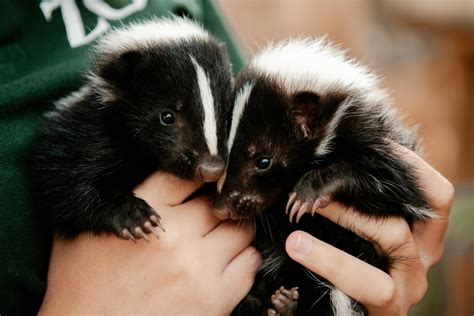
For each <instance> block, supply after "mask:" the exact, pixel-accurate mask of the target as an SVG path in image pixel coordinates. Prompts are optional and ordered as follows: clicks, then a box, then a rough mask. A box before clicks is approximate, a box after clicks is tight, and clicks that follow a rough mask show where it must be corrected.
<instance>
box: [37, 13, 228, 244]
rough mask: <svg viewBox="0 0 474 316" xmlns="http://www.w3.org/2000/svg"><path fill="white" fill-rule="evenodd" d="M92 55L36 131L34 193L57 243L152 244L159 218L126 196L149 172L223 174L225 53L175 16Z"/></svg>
mask: <svg viewBox="0 0 474 316" xmlns="http://www.w3.org/2000/svg"><path fill="white" fill-rule="evenodd" d="M96 50H97V52H96V54H95V60H94V61H93V67H92V69H91V70H90V72H89V73H88V75H87V78H86V80H87V81H86V83H85V85H84V86H83V87H82V88H81V89H80V90H79V91H77V92H74V93H72V94H71V95H70V96H68V97H66V98H64V99H62V100H59V101H58V102H57V103H56V109H55V110H53V111H52V112H50V113H48V114H47V118H46V120H45V121H44V123H43V124H42V126H41V128H40V130H39V133H38V137H37V141H36V145H35V146H34V149H33V168H32V182H33V191H34V192H33V194H34V195H36V196H37V204H38V205H39V207H40V208H41V209H42V210H44V211H45V212H47V213H48V215H49V216H50V220H51V222H52V225H53V227H54V229H55V232H56V233H57V234H58V235H60V236H63V237H66V238H73V237H75V236H77V235H78V234H79V233H81V232H86V231H88V232H93V233H95V234H100V233H113V234H115V235H117V236H119V237H121V238H125V239H132V240H134V241H135V239H137V238H144V239H146V240H148V237H147V236H146V234H148V233H154V234H155V235H156V236H157V237H158V236H159V235H158V231H157V229H156V228H161V229H163V228H162V226H161V224H160V216H159V215H158V213H157V212H156V210H153V209H152V208H151V207H150V206H149V205H148V204H147V203H146V202H145V201H143V200H142V199H140V198H138V197H136V196H134V194H133V192H132V190H133V189H134V187H135V186H137V185H138V184H139V183H140V182H142V181H143V180H144V179H145V177H147V176H148V175H149V174H150V173H152V172H153V171H155V170H163V171H166V172H170V173H172V174H174V175H176V176H178V177H180V178H183V179H199V180H202V181H205V182H212V181H216V180H217V179H218V178H219V177H220V176H221V175H222V173H223V172H224V169H225V162H226V159H227V148H226V141H227V137H225V135H227V131H228V125H229V124H228V123H227V122H226V117H228V116H230V111H231V108H230V106H229V105H230V104H231V102H232V85H233V79H232V73H231V65H230V62H229V58H228V55H227V52H226V48H225V45H224V44H223V43H221V42H219V41H218V40H216V39H215V38H214V37H213V36H211V35H210V34H209V33H208V32H206V31H205V30H204V29H202V28H201V27H200V26H199V25H197V24H195V23H194V22H192V21H190V20H188V19H181V18H173V19H152V20H149V21H147V22H143V23H137V24H132V25H130V26H128V27H125V28H121V29H117V30H114V31H112V32H110V33H109V34H108V35H106V36H105V37H104V38H102V40H100V42H99V43H98V45H97V47H96ZM227 120H228V119H227ZM217 131H220V132H219V133H217Z"/></svg>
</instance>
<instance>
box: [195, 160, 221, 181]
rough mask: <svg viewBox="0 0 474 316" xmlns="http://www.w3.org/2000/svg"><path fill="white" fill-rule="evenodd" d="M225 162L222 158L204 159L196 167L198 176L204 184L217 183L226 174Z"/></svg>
mask: <svg viewBox="0 0 474 316" xmlns="http://www.w3.org/2000/svg"><path fill="white" fill-rule="evenodd" d="M224 170H225V160H224V159H223V158H222V157H215V156H211V157H207V158H204V159H203V160H202V161H201V162H200V163H199V164H198V166H197V167H196V174H197V177H198V178H199V179H201V180H202V181H204V182H215V181H217V180H219V178H220V177H221V176H222V175H223V174H224Z"/></svg>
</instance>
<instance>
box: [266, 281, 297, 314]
mask: <svg viewBox="0 0 474 316" xmlns="http://www.w3.org/2000/svg"><path fill="white" fill-rule="evenodd" d="M298 297H299V293H298V288H297V287H294V288H292V289H290V290H287V289H285V288H284V287H283V286H282V287H280V288H279V289H278V290H276V291H275V294H273V295H272V297H271V302H272V308H269V309H268V310H267V315H268V316H292V315H294V313H295V312H296V308H297V307H298Z"/></svg>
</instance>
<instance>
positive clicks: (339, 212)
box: [318, 203, 415, 255]
mask: <svg viewBox="0 0 474 316" xmlns="http://www.w3.org/2000/svg"><path fill="white" fill-rule="evenodd" d="M318 214H320V215H322V216H324V217H326V218H327V219H329V220H330V221H332V222H334V223H336V224H338V225H340V226H342V227H344V228H346V229H348V230H351V231H353V232H354V233H356V234H357V235H359V236H361V237H362V238H365V239H367V240H369V241H372V242H375V243H376V244H377V245H378V246H380V248H382V250H392V249H394V247H397V246H399V249H398V250H405V247H406V246H415V245H414V240H413V235H412V232H411V230H410V226H409V225H408V224H407V222H406V221H405V220H404V219H403V218H382V219H380V218H375V217H370V216H367V215H363V214H360V213H359V212H356V211H354V210H353V209H351V208H345V207H343V206H342V205H340V204H338V203H331V204H330V205H328V206H327V207H325V208H323V209H319V210H318ZM401 246H403V247H401ZM408 250H409V249H408ZM410 251H411V250H410ZM399 255H403V254H399Z"/></svg>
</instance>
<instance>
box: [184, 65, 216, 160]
mask: <svg viewBox="0 0 474 316" xmlns="http://www.w3.org/2000/svg"><path fill="white" fill-rule="evenodd" d="M190 58H191V61H192V63H193V65H194V68H195V69H196V75H197V83H198V86H199V94H200V96H201V102H202V107H203V109H204V120H203V130H204V137H205V138H206V143H207V147H208V148H209V153H210V154H211V155H214V156H215V155H217V128H216V111H215V109H214V98H213V97H212V91H211V83H210V81H209V77H208V76H207V75H206V72H205V71H204V69H202V67H201V65H199V64H198V63H197V61H196V60H195V59H194V57H192V56H190Z"/></svg>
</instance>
